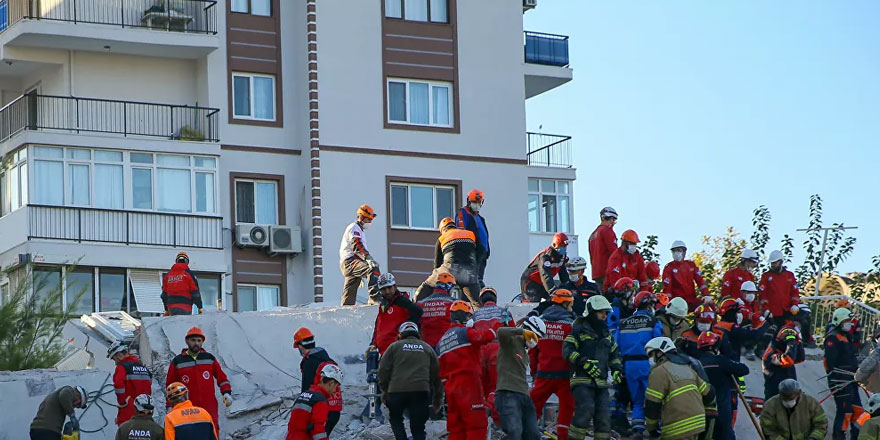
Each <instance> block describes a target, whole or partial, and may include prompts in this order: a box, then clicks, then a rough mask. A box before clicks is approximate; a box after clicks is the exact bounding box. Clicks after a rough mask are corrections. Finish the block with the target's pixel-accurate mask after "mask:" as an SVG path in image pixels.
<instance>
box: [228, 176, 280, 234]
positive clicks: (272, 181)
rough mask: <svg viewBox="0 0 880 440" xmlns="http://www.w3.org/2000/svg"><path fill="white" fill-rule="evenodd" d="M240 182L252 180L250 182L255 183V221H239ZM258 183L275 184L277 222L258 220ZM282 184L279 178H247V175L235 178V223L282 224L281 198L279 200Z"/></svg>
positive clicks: (233, 186) (233, 184)
mask: <svg viewBox="0 0 880 440" xmlns="http://www.w3.org/2000/svg"><path fill="white" fill-rule="evenodd" d="M238 182H250V183H253V184H254V198H253V199H254V206H253V208H254V211H253V212H254V223H248V222H242V221H239V219H238ZM258 183H271V184H272V185H275V222H274V223H260V222H257V212H258V209H257V200H258V199H257V184H258ZM280 186H281V182H280V181H278V180H272V179H252V178H247V177H236V178H234V179H233V180H232V191H233V204H234V206H233V213H234V214H235V218H234V219H233V220H234V223H235V224H254V225H264V224H268V225H277V224H280V222H279V220H280V215H281V214H280V212H279V211H280V200H279V197H280V194H279V191H278V189H279V187H280Z"/></svg>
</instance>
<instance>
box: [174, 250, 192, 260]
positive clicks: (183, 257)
mask: <svg viewBox="0 0 880 440" xmlns="http://www.w3.org/2000/svg"><path fill="white" fill-rule="evenodd" d="M174 261H175V262H177V263H189V255H187V254H186V252H178V253H177V255H176V256H175V257H174Z"/></svg>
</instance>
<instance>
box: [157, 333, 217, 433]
mask: <svg viewBox="0 0 880 440" xmlns="http://www.w3.org/2000/svg"><path fill="white" fill-rule="evenodd" d="M184 339H185V340H186V348H184V349H183V351H181V352H180V354H179V355H177V356H175V357H174V359H172V360H171V364H169V365H168V374H167V375H166V376H165V385H166V386H167V385H171V384H172V383H174V382H183V383H184V384H186V387H187V389H188V390H189V399H190V400H191V401H192V403H193V405H195V406H198V407H199V408H204V410H205V411H207V412H208V414H210V415H211V418H212V419H213V420H214V426H216V427H217V429H218V430H219V429H220V417H219V413H218V411H217V398H216V397H215V395H214V382H215V381H216V382H217V386H218V387H220V393H221V394H223V404H224V405H226V407H227V408H228V407H229V406H230V405H232V387H231V386H230V384H229V379H228V378H227V377H226V373H224V372H223V368H222V367H220V362H217V358H215V357H214V355H212V354H211V353H208V352H207V351H206V350H205V349H204V348H202V345H203V344H204V343H205V332H203V331H202V329H200V328H198V327H193V328H191V329H189V331H188V332H186V337H185V338H184Z"/></svg>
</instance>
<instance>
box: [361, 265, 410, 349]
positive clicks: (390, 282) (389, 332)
mask: <svg viewBox="0 0 880 440" xmlns="http://www.w3.org/2000/svg"><path fill="white" fill-rule="evenodd" d="M376 286H377V287H378V289H379V295H380V301H379V313H378V314H377V315H376V324H375V325H374V326H373V337H372V338H371V339H370V347H369V348H368V349H367V353H369V352H370V350H372V349H374V348H375V349H378V350H379V354H382V353H385V349H387V348H388V346H389V345H391V344H392V343H393V342H394V341H396V340H397V334H398V332H397V329H398V328H399V327H400V324H403V323H404V322H406V321H410V322H414V323H416V324H418V323H419V322H420V320H421V319H422V308H421V307H419V306H417V305H416V304H414V303H413V302H412V301H410V300H409V296H408V295H407V294H406V292H401V291H400V290H397V282H396V281H395V280H394V275H392V274H391V273H384V274H382V276H380V277H379V280H378V281H377V284H376Z"/></svg>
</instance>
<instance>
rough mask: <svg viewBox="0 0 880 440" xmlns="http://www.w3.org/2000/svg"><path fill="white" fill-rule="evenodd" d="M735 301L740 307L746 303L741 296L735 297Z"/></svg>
mask: <svg viewBox="0 0 880 440" xmlns="http://www.w3.org/2000/svg"><path fill="white" fill-rule="evenodd" d="M736 303H737V304H739V306H740V307H742V306H744V305H746V302H745V301H743V300H742V298H737V299H736Z"/></svg>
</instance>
